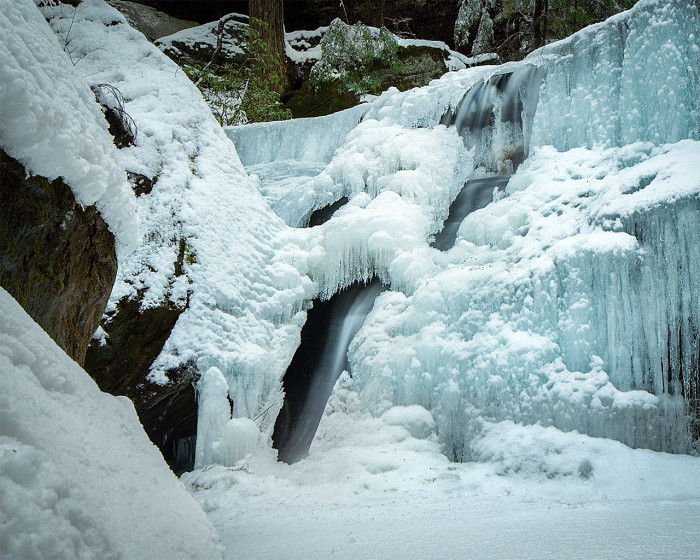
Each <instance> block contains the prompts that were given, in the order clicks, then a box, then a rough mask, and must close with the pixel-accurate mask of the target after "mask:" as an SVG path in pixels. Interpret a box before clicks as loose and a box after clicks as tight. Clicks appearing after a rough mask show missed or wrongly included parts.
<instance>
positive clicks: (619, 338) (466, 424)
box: [236, 0, 700, 460]
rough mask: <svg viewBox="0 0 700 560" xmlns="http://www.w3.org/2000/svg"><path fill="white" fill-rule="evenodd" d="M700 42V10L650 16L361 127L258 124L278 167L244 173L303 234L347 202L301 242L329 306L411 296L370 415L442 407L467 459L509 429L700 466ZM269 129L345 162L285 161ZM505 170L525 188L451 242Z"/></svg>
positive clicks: (306, 266)
mask: <svg viewBox="0 0 700 560" xmlns="http://www.w3.org/2000/svg"><path fill="white" fill-rule="evenodd" d="M699 28H700V17H699V16H698V9H697V7H696V6H695V5H694V3H688V2H684V1H681V0H671V1H668V2H661V1H653V0H641V1H640V2H639V3H638V4H637V6H635V8H634V9H632V10H631V11H629V12H626V13H623V14H620V15H618V16H615V17H614V18H612V19H610V20H608V21H607V22H604V23H602V24H599V25H597V26H593V27H592V28H589V29H585V30H583V31H581V32H579V33H577V34H576V35H575V36H573V37H572V38H570V39H567V40H565V41H562V42H559V43H555V44H552V45H547V46H546V47H545V48H544V49H541V50H540V51H537V52H535V53H533V54H532V55H530V57H528V58H527V59H526V60H525V61H524V62H523V63H509V64H506V65H503V66H501V67H480V68H473V69H469V70H466V71H462V72H457V73H451V74H448V75H446V76H444V77H443V78H441V79H440V80H436V81H434V82H432V83H431V84H430V85H429V86H426V87H425V88H420V89H416V90H412V91H408V92H404V93H399V92H397V91H396V90H390V91H388V92H385V93H384V94H383V95H382V96H380V97H379V98H378V99H377V100H375V101H374V102H372V103H370V104H368V105H367V106H365V107H364V108H362V109H361V111H362V115H363V116H362V120H361V122H360V123H359V124H357V125H356V123H357V122H358V121H359V120H360V117H359V111H360V110H358V117H357V120H355V123H351V122H350V121H351V120H352V119H349V117H348V115H338V116H330V117H327V118H326V120H324V121H316V120H314V119H308V120H307V122H305V123H302V124H300V125H292V124H290V123H274V124H269V125H259V126H258V129H256V131H255V135H257V136H256V137H257V138H258V139H257V140H256V142H259V143H260V148H259V150H258V151H259V153H260V154H263V156H262V159H261V162H260V163H255V162H254V161H253V159H247V158H248V156H246V155H242V156H241V157H242V159H243V160H244V162H247V166H248V167H247V169H248V171H249V172H251V173H258V174H259V176H260V177H261V184H260V185H259V188H260V190H261V192H262V193H263V195H264V196H265V198H266V200H267V201H268V202H269V203H270V205H271V206H272V207H273V209H274V210H275V211H276V212H278V214H279V215H280V216H282V217H283V219H284V220H285V221H286V222H287V223H288V224H290V225H294V226H299V225H303V223H304V221H305V220H306V219H308V217H309V216H310V215H311V213H312V212H313V211H314V210H315V209H318V208H322V207H324V206H327V205H329V204H331V203H333V202H334V201H337V200H339V199H341V198H342V197H344V196H345V197H347V198H348V202H347V204H345V205H344V206H343V207H342V208H340V209H338V210H337V211H336V212H335V213H334V214H333V215H332V217H331V218H330V220H328V221H327V222H325V223H323V224H322V225H318V226H316V227H311V228H309V229H306V230H292V232H291V233H290V234H289V235H290V236H291V239H292V244H296V246H297V247H298V251H297V252H296V253H294V255H293V258H294V259H295V260H296V262H297V263H299V262H301V263H302V264H300V265H299V264H297V265H296V266H297V267H298V269H299V270H300V271H301V272H302V273H306V274H308V276H309V277H310V278H311V279H312V280H313V282H314V283H315V286H316V290H317V292H316V294H317V295H318V296H320V297H321V299H328V298H330V297H331V296H332V295H333V294H334V293H336V292H338V290H340V289H342V288H343V287H346V286H349V285H351V284H352V283H353V282H357V281H362V280H366V279H369V278H372V277H379V278H381V279H382V281H384V282H385V283H389V284H390V285H391V291H387V292H385V293H382V294H381V295H379V297H378V298H377V300H376V302H375V305H374V308H373V311H372V313H371V314H370V316H369V317H368V319H367V320H366V321H365V323H364V325H363V326H362V328H361V329H360V331H359V332H358V334H357V336H356V337H355V338H354V339H353V341H352V343H351V344H350V349H349V351H348V358H349V361H350V371H351V372H352V376H353V381H352V383H353V387H354V389H355V390H356V391H358V394H359V396H360V399H361V401H362V402H363V403H364V404H365V405H366V406H367V407H368V408H369V410H370V411H371V412H373V413H374V414H376V415H380V414H382V413H383V412H385V411H386V410H387V408H388V407H390V406H397V405H398V406H410V405H412V404H418V405H421V406H423V407H424V408H426V409H427V410H429V411H430V412H431V413H432V415H433V417H434V418H435V420H436V425H437V430H438V435H439V437H440V440H441V442H442V444H443V447H444V450H445V452H446V454H447V455H448V456H449V457H451V458H453V459H458V460H463V459H469V458H472V457H475V455H474V449H475V447H474V446H473V445H472V444H473V443H474V442H475V441H477V440H478V438H479V437H480V434H481V433H484V427H486V426H487V425H488V424H489V423H492V422H500V421H516V422H521V423H524V424H534V423H539V424H542V425H546V426H548V425H552V426H555V427H557V428H559V429H562V430H566V431H572V430H578V431H580V432H582V433H587V434H590V435H593V436H601V437H608V438H614V439H617V440H619V441H622V442H624V443H626V444H628V445H631V446H634V447H648V448H651V449H661V450H667V451H674V452H685V451H688V449H689V445H690V441H689V439H688V437H687V430H686V422H687V418H686V406H687V404H688V402H690V401H692V400H695V399H697V394H698V365H697V364H698V354H699V351H698V335H697V330H698V327H697V326H696V325H698V322H699V318H698V309H700V308H699V307H698V297H699V294H700V287H699V286H697V280H696V279H697V278H698V274H697V272H700V271H698V270H697V267H698V263H697V261H698V256H697V250H696V248H695V247H694V243H693V242H692V240H693V239H697V238H698V236H699V235H700V231H698V227H697V225H696V222H697V212H698V210H699V208H698V194H700V184H699V183H698V177H697V164H696V163H695V164H693V162H697V161H699V160H700V148H699V147H698V146H700V144H699V143H698V142H695V140H697V139H699V138H700V118H699V111H698V104H699V103H700V101H699V100H700V96H699V95H698V91H700V86H699V84H698V78H697V76H698V74H699V73H700V57H699V55H698V53H700V46H699V45H698V40H697V37H696V35H697V30H698V29H699ZM655 69H658V72H657V71H656V70H655ZM640 84H641V85H640ZM657 91H662V92H663V94H662V95H656V92H657ZM335 119H337V126H336V125H335V124H333V123H335V122H336V120H335ZM353 119H355V117H353ZM316 123H318V125H317V124H316ZM440 123H441V124H440ZM452 124H454V125H455V126H446V125H452ZM293 126H297V127H299V128H295V129H294V132H293V134H292V132H291V131H292V127H293ZM287 127H289V130H290V133H289V135H286V132H284V131H285V130H286V129H287ZM268 130H269V131H271V132H274V134H272V135H271V136H272V138H277V139H279V138H289V139H290V140H289V141H290V142H291V141H292V139H293V137H294V135H295V134H296V135H300V136H302V137H304V138H305V139H306V140H307V141H308V142H309V143H310V144H311V145H314V142H315V140H314V139H315V138H316V137H317V136H318V137H319V138H320V137H325V138H326V139H327V140H328V141H329V142H330V144H329V146H331V148H332V149H331V148H329V149H328V150H325V151H323V153H322V154H321V155H318V156H317V155H316V154H314V153H311V151H305V150H304V149H303V148H302V147H299V146H291V145H287V144H286V142H285V143H284V144H285V146H284V149H283V150H281V149H280V147H279V142H278V141H277V140H275V141H271V144H270V145H269V146H267V145H266V144H265V143H266V131H268ZM285 135H286V136H285ZM324 135H325V136H324ZM684 139H685V140H684ZM294 141H296V142H298V137H297V139H295V140H294ZM640 141H641V142H640ZM236 142H237V143H239V144H240V145H243V146H245V145H246V132H245V130H242V131H240V133H239V136H238V137H237V139H236ZM669 143H671V144H669ZM251 145H252V144H251ZM249 146H250V145H249ZM246 150H248V147H244V148H243V149H242V151H243V152H245V151H246ZM284 150H291V151H290V152H289V153H288V154H287V153H286V152H284ZM294 150H298V154H297V155H294V154H293V153H292V152H293V151H294ZM249 151H250V153H253V152H254V151H255V150H252V149H251V150H249ZM319 153H320V152H319ZM265 154H267V155H265ZM276 154H279V155H276ZM290 154H291V155H290ZM436 154H437V157H436ZM251 157H252V156H251ZM295 157H298V159H297V160H294V158H295ZM523 159H524V162H523V163H522V164H521V165H520V166H519V167H518V163H519V162H520V161H522V160H523ZM276 163H279V164H280V165H279V166H276ZM256 166H260V167H257V168H256ZM516 167H518V168H517V170H516V169H515V168H516ZM299 170H302V171H303V173H302V172H300V171H299ZM494 172H496V173H502V174H504V176H505V175H507V174H509V173H513V175H512V177H511V179H510V180H509V182H508V185H507V187H506V188H505V191H504V193H503V194H500V193H497V194H496V196H493V194H492V197H491V198H492V199H493V203H491V204H488V206H487V207H485V208H482V209H480V210H477V211H475V212H473V213H471V214H470V215H468V216H467V217H466V218H465V219H464V220H462V221H461V224H460V225H459V226H458V231H457V232H456V240H455V244H454V246H453V247H452V248H451V249H449V250H447V251H444V252H440V251H436V250H434V249H432V248H430V246H429V242H430V239H431V236H433V235H435V234H436V233H437V232H438V231H440V229H441V227H442V225H443V223H444V222H445V220H446V219H448V222H449V218H448V211H449V208H450V204H451V203H452V201H453V200H454V199H455V197H457V195H458V193H459V192H460V189H461V188H462V186H463V185H464V183H465V182H466V181H468V180H469V179H475V178H478V177H482V176H483V175H484V174H488V173H494ZM487 198H488V197H487ZM487 201H488V200H487ZM448 225H449V224H448ZM290 355H291V354H290Z"/></svg>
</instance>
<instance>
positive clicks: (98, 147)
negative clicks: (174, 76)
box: [0, 0, 139, 251]
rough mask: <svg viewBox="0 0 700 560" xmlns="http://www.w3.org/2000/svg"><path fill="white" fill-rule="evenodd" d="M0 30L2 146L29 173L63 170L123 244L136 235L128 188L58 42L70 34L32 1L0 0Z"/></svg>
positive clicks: (103, 127)
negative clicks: (58, 30) (55, 27)
mask: <svg viewBox="0 0 700 560" xmlns="http://www.w3.org/2000/svg"><path fill="white" fill-rule="evenodd" d="M0 33H2V36H3V41H2V44H0V62H1V63H0V123H2V124H1V125H0V148H2V149H3V150H4V151H5V152H6V153H7V154H9V155H10V156H12V157H13V158H15V159H17V160H19V161H20V162H21V163H22V164H23V165H24V166H25V167H26V168H27V170H28V171H29V172H30V173H32V174H36V175H41V176H43V177H46V178H47V179H49V180H54V179H56V178H58V177H62V178H63V180H64V181H65V182H66V183H67V184H68V186H69V187H70V188H71V190H72V192H73V194H74V196H75V198H76V200H77V202H78V203H79V204H80V205H81V206H83V207H85V206H91V205H93V204H95V205H96V206H97V209H98V210H99V211H100V214H101V215H102V217H103V218H104V219H105V221H106V222H107V224H108V226H109V228H110V230H111V231H112V233H114V234H115V237H116V241H117V244H118V249H119V250H120V251H127V250H128V249H129V248H131V247H133V246H134V245H136V243H137V240H138V235H139V231H138V227H137V225H138V223H137V222H135V221H134V214H135V213H136V205H135V202H134V195H133V193H132V192H131V189H130V188H129V185H128V183H127V181H126V175H125V173H124V169H123V167H122V166H121V164H120V161H119V155H118V153H117V149H116V148H115V147H114V144H113V143H112V137H111V136H110V135H109V133H108V132H107V123H106V121H105V119H104V116H103V115H102V113H101V111H100V108H99V105H97V103H96V101H95V96H94V94H93V93H92V92H91V91H90V88H89V87H88V84H87V83H86V82H85V81H84V80H83V79H81V78H80V74H79V72H78V70H77V68H75V67H74V64H72V62H74V61H76V59H75V58H73V59H71V58H69V57H68V56H67V55H66V53H64V52H63V50H62V48H61V46H62V44H65V43H66V40H68V41H70V40H72V37H71V36H69V35H68V33H67V32H66V33H64V35H63V37H62V38H57V37H55V36H54V35H53V34H52V33H51V30H50V29H49V28H48V26H47V25H46V21H45V20H44V18H43V17H42V16H41V14H40V13H39V10H38V9H37V7H36V5H35V4H34V3H33V2H31V0H21V1H18V2H13V1H10V0H2V2H1V3H0ZM76 66H77V63H76Z"/></svg>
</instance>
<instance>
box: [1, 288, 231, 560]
mask: <svg viewBox="0 0 700 560" xmlns="http://www.w3.org/2000/svg"><path fill="white" fill-rule="evenodd" d="M0 316H2V321H1V322H0V551H2V556H3V558H8V559H10V558H16V559H18V560H19V559H22V560H28V559H30V558H36V559H41V558H65V559H66V560H68V559H74V558H94V559H106V558H110V559H118V558H162V559H166V558H167V559H172V558H179V559H183V560H184V559H186V558H189V559H195V558H197V559H201V558H220V557H221V553H220V550H219V546H218V537H217V535H216V532H215V531H214V529H213V527H212V526H211V525H210V523H209V522H208V521H207V519H206V517H205V516H204V513H203V512H202V510H201V509H200V508H199V506H198V505H197V504H196V503H195V502H194V501H193V500H192V498H190V497H189V496H188V494H187V493H186V492H185V490H184V488H182V486H181V485H180V484H179V482H178V481H177V479H176V478H175V476H174V475H173V474H172V472H170V470H169V469H168V467H167V466H166V465H165V463H164V462H163V458H162V457H161V456H160V453H159V452H158V450H157V449H156V448H155V447H154V446H153V445H152V444H151V442H150V441H148V438H147V437H146V434H145V433H144V432H143V428H142V427H141V425H140V424H139V421H138V418H137V417H136V413H135V412H134V407H133V405H132V404H131V402H130V401H128V400H127V399H126V398H124V397H118V398H115V397H112V396H109V395H106V394H104V393H101V392H100V391H99V389H98V388H97V386H96V385H95V383H94V381H92V380H91V379H90V377H88V375H87V373H85V372H84V371H83V370H81V369H80V367H78V365H77V364H76V363H75V362H73V361H72V360H71V359H70V358H68V356H66V355H65V354H64V353H63V351H62V350H61V349H60V348H59V347H58V346H56V344H55V343H54V342H53V341H52V340H51V339H50V338H49V336H48V335H47V334H45V333H44V332H43V331H42V330H41V329H40V328H39V326H38V325H36V323H34V322H33V321H32V320H31V318H30V317H29V316H28V315H27V314H26V313H25V312H24V311H23V310H22V308H21V307H20V306H19V304H17V302H15V301H14V300H13V299H12V298H11V297H10V296H9V295H8V294H7V292H5V291H4V290H2V289H0Z"/></svg>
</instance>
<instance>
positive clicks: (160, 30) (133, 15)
mask: <svg viewBox="0 0 700 560" xmlns="http://www.w3.org/2000/svg"><path fill="white" fill-rule="evenodd" d="M107 3H108V4H109V5H110V6H112V7H113V8H116V9H117V10H119V11H120V12H121V13H122V14H123V15H124V17H125V18H126V20H127V21H128V22H129V25H131V27H133V28H134V29H137V30H138V31H140V32H141V33H143V34H144V35H145V36H146V38H147V39H148V40H149V41H151V42H153V41H155V40H156V39H158V38H159V37H165V36H166V35H172V34H173V33H177V32H178V31H182V30H183V29H188V28H190V27H194V26H196V25H198V23H197V22H195V21H189V20H184V19H178V18H175V17H172V16H169V15H168V14H166V13H164V12H159V11H158V10H156V9H154V8H152V7H150V6H144V5H143V4H137V3H136V2H126V1H124V0H107Z"/></svg>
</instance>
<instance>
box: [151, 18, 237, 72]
mask: <svg viewBox="0 0 700 560" xmlns="http://www.w3.org/2000/svg"><path fill="white" fill-rule="evenodd" d="M224 19H227V20H228V21H226V23H225V24H224V34H223V37H222V41H221V55H222V56H225V57H227V58H232V59H237V58H240V57H241V56H242V55H244V54H245V51H244V50H243V47H242V45H241V43H242V41H243V37H244V33H245V31H246V28H247V27H248V24H247V21H248V16H247V15H244V14H237V13H231V14H228V15H226V16H224V17H222V18H220V19H219V20H217V21H212V22H210V23H206V24H204V25H198V26H196V27H190V28H188V29H183V30H181V31H178V32H177V33H173V34H172V35H168V36H166V37H161V38H160V39H158V40H157V41H156V45H157V46H158V48H159V49H161V50H162V51H163V52H173V53H176V54H181V51H180V47H181V46H185V47H187V48H188V49H190V50H198V49H203V48H208V49H211V52H213V51H214V49H215V48H216V43H217V31H218V28H219V22H220V21H221V20H224ZM207 62H208V61H207Z"/></svg>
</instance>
